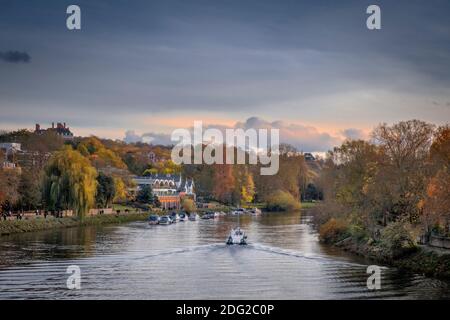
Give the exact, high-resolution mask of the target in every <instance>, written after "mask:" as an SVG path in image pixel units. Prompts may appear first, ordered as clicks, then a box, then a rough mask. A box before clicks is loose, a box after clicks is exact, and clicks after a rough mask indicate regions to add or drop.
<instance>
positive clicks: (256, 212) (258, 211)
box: [249, 208, 261, 216]
mask: <svg viewBox="0 0 450 320" xmlns="http://www.w3.org/2000/svg"><path fill="white" fill-rule="evenodd" d="M249 212H250V214H251V215H253V216H259V215H260V214H261V210H260V209H258V208H253V209H250V210H249Z"/></svg>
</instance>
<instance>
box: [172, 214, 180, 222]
mask: <svg viewBox="0 0 450 320" xmlns="http://www.w3.org/2000/svg"><path fill="white" fill-rule="evenodd" d="M170 219H172V223H176V222H178V221H180V216H179V215H178V213H176V212H172V213H171V214H170Z"/></svg>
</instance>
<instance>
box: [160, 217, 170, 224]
mask: <svg viewBox="0 0 450 320" xmlns="http://www.w3.org/2000/svg"><path fill="white" fill-rule="evenodd" d="M171 223H172V219H170V217H169V216H162V217H161V218H160V219H159V224H162V225H169V224H171Z"/></svg>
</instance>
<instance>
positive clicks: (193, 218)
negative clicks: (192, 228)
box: [189, 212, 198, 221]
mask: <svg viewBox="0 0 450 320" xmlns="http://www.w3.org/2000/svg"><path fill="white" fill-rule="evenodd" d="M197 217H198V215H197V213H195V212H191V214H190V215H189V221H196V220H197Z"/></svg>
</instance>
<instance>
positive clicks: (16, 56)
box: [0, 50, 31, 63]
mask: <svg viewBox="0 0 450 320" xmlns="http://www.w3.org/2000/svg"><path fill="white" fill-rule="evenodd" d="M0 60H2V61H4V62H10V63H21V62H23V63H28V62H30V60H31V57H30V55H29V54H28V53H26V52H20V51H12V50H10V51H3V52H2V51H0Z"/></svg>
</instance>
